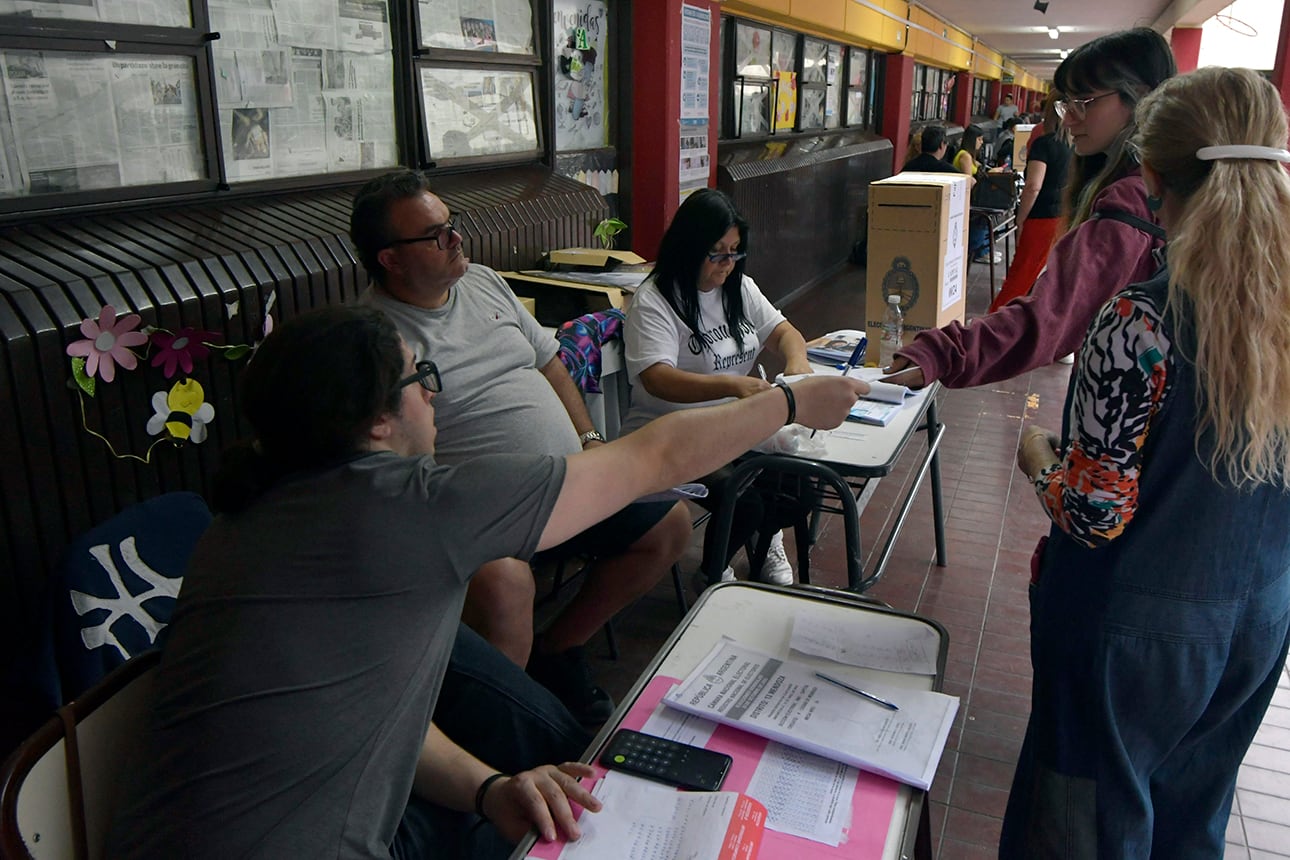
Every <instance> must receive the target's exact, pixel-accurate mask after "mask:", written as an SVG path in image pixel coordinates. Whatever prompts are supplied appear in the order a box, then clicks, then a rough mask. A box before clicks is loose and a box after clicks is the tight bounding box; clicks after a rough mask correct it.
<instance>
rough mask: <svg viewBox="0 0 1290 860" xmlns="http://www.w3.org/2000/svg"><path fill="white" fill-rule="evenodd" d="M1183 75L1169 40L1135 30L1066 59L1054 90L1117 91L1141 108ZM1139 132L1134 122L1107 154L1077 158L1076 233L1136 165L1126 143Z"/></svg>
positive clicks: (1069, 195) (1069, 194) (1070, 207)
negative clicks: (1105, 193) (1149, 97)
mask: <svg viewBox="0 0 1290 860" xmlns="http://www.w3.org/2000/svg"><path fill="white" fill-rule="evenodd" d="M1177 73H1178V67H1177V66H1175V65H1174V55H1173V52H1172V51H1171V50H1170V49H1169V44H1168V43H1167V42H1166V41H1165V40H1164V37H1163V36H1161V35H1160V34H1159V33H1157V32H1156V31H1155V30H1152V29H1150V28H1148V27H1135V28H1134V29H1132V30H1121V31H1120V32H1118V33H1111V34H1110V35H1107V36H1101V37H1099V38H1097V39H1094V40H1093V41H1091V42H1086V43H1085V44H1083V45H1080V46H1079V47H1078V48H1076V49H1075V50H1074V51H1072V52H1071V55H1070V56H1069V57H1067V58H1066V59H1064V60H1062V63H1061V65H1060V66H1058V67H1057V72H1056V73H1055V74H1054V75H1053V86H1055V87H1056V88H1057V89H1058V90H1060V91H1061V92H1063V93H1064V94H1066V95H1067V96H1071V95H1078V94H1084V93H1091V92H1094V91H1096V90H1114V91H1115V92H1117V93H1119V96H1120V101H1121V102H1123V103H1124V104H1125V105H1126V106H1128V107H1130V108H1132V107H1135V106H1136V105H1137V103H1138V101H1139V100H1140V99H1141V98H1142V97H1143V96H1145V95H1146V94H1147V93H1149V92H1151V91H1152V90H1154V89H1155V88H1156V87H1158V86H1160V85H1161V84H1162V83H1164V82H1165V81H1166V80H1168V79H1169V78H1172V77H1173V76H1174V75H1176V74H1177ZM1135 128H1136V125H1135V124H1134V121H1133V119H1132V118H1130V120H1129V124H1128V125H1127V126H1126V127H1125V129H1124V131H1122V132H1121V133H1120V135H1119V137H1117V138H1116V140H1115V143H1113V144H1112V146H1111V148H1110V149H1108V150H1107V151H1106V152H1099V153H1095V154H1093V155H1079V154H1076V155H1075V156H1074V157H1073V158H1072V159H1071V166H1070V178H1069V179H1067V183H1066V205H1065V209H1066V212H1067V213H1068V214H1069V216H1070V221H1069V225H1070V229H1072V230H1073V229H1075V228H1076V227H1078V226H1079V225H1080V224H1082V223H1084V222H1085V221H1087V220H1088V217H1089V215H1090V214H1091V213H1092V208H1093V199H1094V198H1095V197H1097V195H1098V194H1099V193H1100V192H1101V191H1102V189H1104V188H1106V187H1107V186H1108V185H1110V184H1111V183H1113V182H1116V181H1118V180H1120V179H1123V178H1124V176H1125V175H1126V174H1128V172H1129V170H1130V169H1132V168H1133V167H1134V166H1136V164H1137V161H1136V160H1135V159H1134V157H1133V154H1132V152H1131V151H1130V149H1129V148H1128V147H1126V146H1125V145H1124V144H1125V142H1126V141H1128V139H1129V138H1130V137H1131V136H1132V135H1133V132H1134V130H1135Z"/></svg>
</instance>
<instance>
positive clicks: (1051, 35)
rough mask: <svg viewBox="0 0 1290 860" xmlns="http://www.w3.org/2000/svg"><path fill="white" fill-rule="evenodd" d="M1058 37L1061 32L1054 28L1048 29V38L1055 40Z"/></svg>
mask: <svg viewBox="0 0 1290 860" xmlns="http://www.w3.org/2000/svg"><path fill="white" fill-rule="evenodd" d="M1060 35H1061V32H1060V31H1059V30H1058V29H1057V28H1056V27H1049V28H1048V38H1050V39H1056V38H1057V37H1058V36H1060Z"/></svg>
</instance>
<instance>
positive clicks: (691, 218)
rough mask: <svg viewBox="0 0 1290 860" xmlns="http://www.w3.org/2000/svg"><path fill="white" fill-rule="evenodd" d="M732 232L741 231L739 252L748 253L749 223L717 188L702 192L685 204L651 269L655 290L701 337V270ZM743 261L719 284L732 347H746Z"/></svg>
mask: <svg viewBox="0 0 1290 860" xmlns="http://www.w3.org/2000/svg"><path fill="white" fill-rule="evenodd" d="M731 227H734V228H736V229H737V230H738V231H739V250H740V251H743V252H745V253H747V251H748V222H747V221H745V220H744V218H743V216H742V215H740V214H739V211H738V210H737V209H735V204H734V203H732V202H731V200H730V198H729V197H727V196H726V195H725V194H722V193H721V192H720V191H717V190H716V189H715V188H703V189H700V190H699V191H696V192H694V193H693V194H691V195H690V196H689V197H687V198H686V199H685V202H683V203H682V204H681V206H680V208H678V209H677V210H676V214H675V215H673V216H672V223H671V224H670V225H669V226H668V228H667V232H666V233H664V234H663V241H661V242H660V243H659V246H658V259H657V262H656V263H655V264H654V274H653V275H652V276H651V277H653V278H654V282H655V283H656V284H658V291H659V292H660V293H662V295H663V298H664V299H666V300H667V303H668V304H669V305H670V306H671V307H672V310H673V311H675V312H676V315H677V316H678V317H680V318H681V320H682V322H684V323H685V324H686V325H687V326H688V327H689V329H690V331H691V332H693V333H694V334H696V335H697V334H699V333H700V329H701V328H702V325H701V323H700V321H699V267H700V266H702V265H703V261H704V258H705V257H706V256H707V254H708V252H709V251H710V250H712V246H713V245H715V244H717V242H719V241H720V240H721V237H722V236H724V235H726V233H727V232H728V231H729V230H730V228H731ZM743 278H744V261H743V260H739V261H737V262H736V263H735V267H734V269H733V270H732V271H731V272H730V276H729V277H728V278H726V282H725V283H724V284H722V285H721V306H722V307H723V308H724V309H725V312H726V321H727V323H728V324H729V327H730V333H731V335H733V336H734V339H735V343H736V344H738V345H739V348H740V349H743V346H744V330H743V329H744V324H745V322H747V319H746V317H745V316H744V298H743Z"/></svg>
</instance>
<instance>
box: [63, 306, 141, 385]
mask: <svg viewBox="0 0 1290 860" xmlns="http://www.w3.org/2000/svg"><path fill="white" fill-rule="evenodd" d="M138 325H139V315H138V314H126V315H125V316H123V317H121V319H119V320H118V319H117V318H116V308H114V307H112V306H111V305H104V306H103V309H102V310H101V311H99V318H98V322H95V321H94V320H84V321H83V322H82V323H81V334H83V335H85V337H86V339H85V340H78V341H76V342H75V343H72V344H69V345H68V347H67V354H68V355H71V356H84V358H85V373H86V375H87V376H95V375H97V376H98V377H99V378H100V379H102V380H103V381H104V382H111V381H112V380H113V379H115V378H116V366H117V365H118V364H119V365H121V366H122V367H123V368H125V369H126V370H134V368H135V365H137V364H138V363H139V360H138V358H137V357H136V356H135V354H134V353H133V352H131V351H130V347H132V346H143V345H144V344H145V343H147V342H148V336H147V335H146V334H144V333H143V332H140V331H135V330H134V329H135V328H136V327H137V326H138Z"/></svg>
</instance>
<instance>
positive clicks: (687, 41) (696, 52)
mask: <svg viewBox="0 0 1290 860" xmlns="http://www.w3.org/2000/svg"><path fill="white" fill-rule="evenodd" d="M711 41H712V13H711V12H709V11H708V10H707V9H699V8H696V7H694V6H686V5H685V4H682V5H681V122H685V121H686V120H692V121H695V122H703V123H706V122H707V121H708V69H709V68H710V67H711V65H712V62H711V59H712V58H711V51H710V50H709V45H710V44H711Z"/></svg>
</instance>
